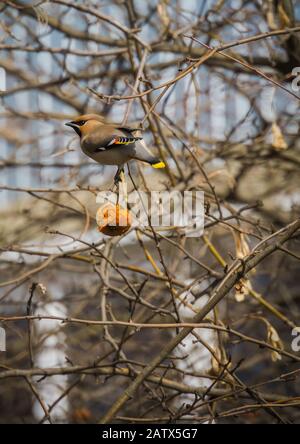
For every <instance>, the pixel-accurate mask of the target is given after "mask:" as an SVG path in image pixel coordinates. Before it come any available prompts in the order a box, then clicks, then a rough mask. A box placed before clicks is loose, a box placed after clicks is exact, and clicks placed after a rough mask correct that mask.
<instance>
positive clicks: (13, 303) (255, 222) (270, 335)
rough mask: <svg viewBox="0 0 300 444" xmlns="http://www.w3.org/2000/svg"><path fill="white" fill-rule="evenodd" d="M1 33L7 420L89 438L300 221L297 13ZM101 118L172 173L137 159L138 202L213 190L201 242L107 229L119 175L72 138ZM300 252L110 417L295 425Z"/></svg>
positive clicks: (58, 12) (21, 10)
mask: <svg viewBox="0 0 300 444" xmlns="http://www.w3.org/2000/svg"><path fill="white" fill-rule="evenodd" d="M0 17H1V21H0V97H1V102H0V203H1V207H0V275H1V282H0V327H1V328H3V329H4V330H5V332H6V351H5V352H4V351H3V352H1V351H0V369H1V371H0V422H1V423H23V422H24V423H39V422H42V423H47V422H50V423H57V422H58V423H81V422H83V423H93V422H97V421H99V419H100V418H101V417H102V416H103V415H104V414H105V412H106V411H107V410H108V408H109V407H110V406H111V405H112V404H113V403H114V401H115V400H116V399H117V397H118V396H119V395H120V394H121V393H122V392H123V391H124V390H125V388H126V387H127V386H128V384H130V381H131V380H132V378H134V376H135V375H137V374H138V373H139V372H140V371H141V370H142V369H143V368H144V366H145V365H146V364H148V363H149V362H150V361H151V359H152V358H153V357H154V356H156V354H157V353H158V352H159V351H160V350H161V349H162V347H163V345H164V344H166V343H168V341H170V340H171V339H172V337H174V336H175V335H176V334H177V333H178V329H175V328H172V329H169V328H168V329H166V328H163V324H166V323H180V322H185V321H188V320H190V319H192V317H193V315H194V314H195V313H197V311H198V310H199V308H200V307H202V306H203V305H204V304H205V303H206V302H207V300H208V298H209V296H210V295H211V293H212V291H213V289H214V288H215V287H216V285H217V284H218V283H219V282H220V279H221V278H222V277H223V276H224V270H225V272H226V270H227V268H226V267H228V266H230V264H232V262H233V261H234V260H235V259H236V258H243V257H245V256H247V255H248V254H249V253H250V251H251V249H252V248H253V247H254V246H255V245H256V244H258V243H259V242H261V241H262V240H263V239H265V238H267V237H268V236H270V235H272V233H274V232H275V231H278V230H280V229H281V228H283V227H285V226H286V225H287V224H289V223H291V222H292V221H294V220H295V219H297V218H299V208H300V179H299V177H300V176H299V165H300V138H299V120H300V118H299V98H297V96H299V97H300V92H299V90H300V81H299V79H298V78H297V75H299V73H300V68H299V70H297V68H298V67H300V53H299V44H300V32H299V31H300V25H299V22H300V4H299V2H296V1H292V0H277V1H276V0H268V1H260V0H257V1H240V0H228V1H224V0H223V1H222V0H207V1H205V0H203V1H197V0H195V1H194V0H185V1H181V0H148V1H146V0H145V1H144V0H140V1H136V0H128V1H125V2H121V1H118V0H112V1H109V2H108V1H104V0H94V1H93V0H87V1H74V2H71V1H68V0H65V1H64V0H61V1H55V0H54V1H38V0H36V1H33V0H29V1H19V0H11V1H9V2H0ZM297 26H298V28H297ZM284 29H288V30H290V31H287V32H285V33H282V34H280V33H278V32H277V31H278V30H284ZM264 33H270V34H271V35H270V36H267V35H262V34H264ZM253 36H259V38H258V39H254V38H253V39H251V37H253ZM245 39H249V41H244V40H245ZM228 43H232V45H229V46H228V47H224V49H223V50H222V48H220V50H219V51H218V52H216V53H215V54H210V55H209V57H207V58H206V60H202V59H201V58H202V57H203V56H204V55H206V56H207V55H208V54H209V51H210V49H211V48H214V47H219V46H220V47H221V46H223V45H226V44H228ZM199 61H200V62H199ZM197 62H199V63H198V65H197V66H195V68H194V69H190V70H189V68H191V67H192V66H193V64H197ZM90 112H91V113H98V114H101V115H103V116H104V118H105V119H107V120H110V121H114V122H119V123H122V124H124V125H126V124H130V125H133V126H135V127H139V128H141V130H143V137H144V140H145V142H146V144H147V146H148V147H149V148H150V149H151V150H152V151H153V152H155V153H156V154H157V155H159V156H160V157H162V158H163V159H164V160H165V162H166V164H167V168H166V169H165V170H160V171H155V172H154V170H153V169H151V168H149V167H148V166H147V165H145V166H144V165H141V164H139V165H137V164H136V163H134V162H132V163H131V164H130V166H129V168H130V175H129V173H128V171H127V170H126V180H127V184H128V188H129V190H133V189H134V188H135V187H137V188H138V189H139V190H143V191H146V192H148V193H149V192H150V191H159V190H163V191H168V190H174V189H175V190H179V191H184V190H193V191H197V190H198V191H204V192H205V230H204V234H203V235H201V234H200V233H199V236H197V237H194V238H188V237H186V236H184V235H183V234H182V232H180V230H169V231H161V230H153V229H150V228H149V227H148V228H145V227H136V228H132V229H131V230H130V231H129V232H127V233H126V234H124V235H122V236H119V237H108V236H105V235H103V234H101V233H99V231H98V230H97V224H96V220H95V217H96V212H97V209H98V207H99V204H97V202H96V197H97V193H98V192H99V191H102V190H109V189H112V187H113V176H114V174H115V172H116V171H115V167H102V166H100V165H98V164H96V163H94V162H93V161H92V160H90V159H89V158H87V157H85V156H84V154H83V153H82V152H81V151H80V147H79V140H78V138H77V136H76V134H75V133H73V132H72V131H71V130H70V129H69V128H67V127H65V126H64V123H65V122H67V121H69V120H71V119H72V118H75V117H76V116H77V115H80V114H84V113H90ZM130 176H131V177H130ZM299 255H300V248H299V234H298V236H297V234H296V235H294V236H293V238H292V239H290V240H289V242H288V243H287V244H286V245H285V247H284V248H282V249H281V250H280V251H277V252H276V253H275V254H273V255H271V256H270V257H268V258H267V259H266V260H265V261H264V262H262V263H261V264H259V266H258V267H257V268H255V269H253V270H252V271H251V272H250V273H249V274H248V275H247V276H243V278H242V279H241V281H240V283H239V285H237V286H236V287H235V288H234V289H233V290H231V291H230V292H229V294H228V295H227V296H226V298H225V299H224V300H223V301H222V302H221V304H219V305H218V307H217V308H216V309H215V310H214V311H213V312H212V313H211V314H210V315H209V317H208V318H207V320H206V321H207V325H209V328H207V326H202V328H197V329H194V331H193V334H191V335H189V336H188V337H187V338H186V339H185V340H184V341H183V342H182V343H181V344H180V345H178V347H177V348H176V349H174V350H173V353H172V355H169V356H168V357H166V359H165V360H164V361H163V363H162V364H161V365H160V366H158V367H157V368H156V369H155V372H153V374H152V376H151V377H150V379H148V380H146V381H144V384H143V385H142V386H141V387H140V389H139V392H138V393H137V395H136V396H135V397H134V398H133V399H130V401H129V402H127V403H126V405H125V407H124V408H123V409H122V410H121V411H120V412H119V413H118V415H117V417H115V418H114V421H116V422H126V423H127V422H150V423H151V422H154V423H155V422H162V423H168V422H179V423H180V422H190V423H191V422H197V423H198V422H199V423H203V422H209V423H214V422H217V423H253V424H254V423H264V422H268V423H277V422H279V423H291V422H294V423H299V422H300V417H299V396H300V394H299V383H298V379H297V378H298V375H299V369H300V368H299V360H300V355H299V351H298V353H297V352H296V351H295V350H292V346H291V343H292V339H293V336H292V330H293V329H294V328H296V327H297V326H300V320H299V314H300V312H299V276H298V274H299V259H300V256H299ZM28 316H29V318H28ZM34 316H36V317H37V318H38V319H37V318H34V319H33V318H32V317H34ZM30 317H31V318H30ZM51 317H52V319H50V318H51ZM53 318H54V319H53ZM70 318H73V320H72V319H70ZM74 319H75V320H74ZM76 319H77V320H76ZM79 319H80V320H87V321H101V320H102V321H112V322H114V321H124V322H131V321H133V322H135V323H138V324H147V323H156V324H161V325H162V327H161V328H143V327H141V328H133V327H130V326H126V325H124V326H120V325H110V326H109V325H107V326H103V325H94V324H92V323H88V322H83V321H80V322H79V321H78V320H79ZM62 320H64V322H62ZM250 388H251V389H250Z"/></svg>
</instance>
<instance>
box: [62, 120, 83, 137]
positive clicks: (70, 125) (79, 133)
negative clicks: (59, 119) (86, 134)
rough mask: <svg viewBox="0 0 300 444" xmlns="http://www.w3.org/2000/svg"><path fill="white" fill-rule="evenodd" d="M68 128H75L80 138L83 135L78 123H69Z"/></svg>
mask: <svg viewBox="0 0 300 444" xmlns="http://www.w3.org/2000/svg"><path fill="white" fill-rule="evenodd" d="M65 125H66V126H69V127H70V128H73V130H74V131H76V133H77V134H78V135H79V136H80V135H81V131H80V128H79V126H78V125H77V124H76V122H67V123H65Z"/></svg>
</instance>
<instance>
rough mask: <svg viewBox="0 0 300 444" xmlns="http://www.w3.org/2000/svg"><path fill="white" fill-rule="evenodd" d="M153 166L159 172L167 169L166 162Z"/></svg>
mask: <svg viewBox="0 0 300 444" xmlns="http://www.w3.org/2000/svg"><path fill="white" fill-rule="evenodd" d="M152 166H153V168H155V169H157V170H159V169H161V168H166V164H165V163H164V162H158V163H154V164H153V165H152Z"/></svg>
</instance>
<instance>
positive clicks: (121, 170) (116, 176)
mask: <svg viewBox="0 0 300 444" xmlns="http://www.w3.org/2000/svg"><path fill="white" fill-rule="evenodd" d="M122 173H124V168H118V171H117V174H116V175H115V177H114V184H115V185H116V187H119V183H120V182H122V178H121V175H122Z"/></svg>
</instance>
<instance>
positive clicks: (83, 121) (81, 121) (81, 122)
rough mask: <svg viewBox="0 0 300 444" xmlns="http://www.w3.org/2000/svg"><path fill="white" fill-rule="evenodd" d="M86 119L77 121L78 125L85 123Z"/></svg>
mask: <svg viewBox="0 0 300 444" xmlns="http://www.w3.org/2000/svg"><path fill="white" fill-rule="evenodd" d="M85 122H86V120H80V121H79V122H76V123H77V125H78V126H82V125H84V124H85Z"/></svg>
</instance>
